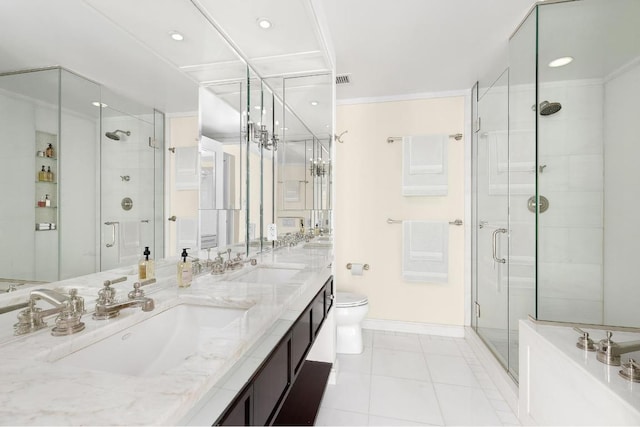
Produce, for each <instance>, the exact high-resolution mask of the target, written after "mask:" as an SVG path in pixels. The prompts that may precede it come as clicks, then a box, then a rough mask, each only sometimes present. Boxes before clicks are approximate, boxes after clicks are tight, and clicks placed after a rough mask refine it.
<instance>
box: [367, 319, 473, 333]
mask: <svg viewBox="0 0 640 427" xmlns="http://www.w3.org/2000/svg"><path fill="white" fill-rule="evenodd" d="M362 327H363V328H364V329H375V330H378V331H391V332H405V333H410V334H428V335H438V336H442V337H452V338H464V326H455V325H438V324H431V323H418V322H401V321H398V320H383V319H365V320H364V321H363V322H362Z"/></svg>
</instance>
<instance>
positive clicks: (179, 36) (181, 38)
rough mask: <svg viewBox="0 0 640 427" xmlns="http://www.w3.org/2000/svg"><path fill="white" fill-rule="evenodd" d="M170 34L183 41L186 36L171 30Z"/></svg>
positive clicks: (178, 40)
mask: <svg viewBox="0 0 640 427" xmlns="http://www.w3.org/2000/svg"><path fill="white" fill-rule="evenodd" d="M169 35H170V36H171V38H172V39H174V40H175V41H177V42H181V41H182V40H184V36H183V35H182V34H180V33H179V32H177V31H171V32H170V33H169Z"/></svg>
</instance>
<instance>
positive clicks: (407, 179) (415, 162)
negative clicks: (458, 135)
mask: <svg viewBox="0 0 640 427" xmlns="http://www.w3.org/2000/svg"><path fill="white" fill-rule="evenodd" d="M448 141H449V136H448V135H414V136H405V137H403V138H402V195H403V196H445V195H447V192H448V168H447V163H448Z"/></svg>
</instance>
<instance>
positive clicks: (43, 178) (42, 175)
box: [38, 165, 47, 181]
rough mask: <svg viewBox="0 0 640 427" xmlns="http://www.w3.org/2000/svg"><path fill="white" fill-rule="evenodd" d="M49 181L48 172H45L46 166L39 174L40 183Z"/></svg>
mask: <svg viewBox="0 0 640 427" xmlns="http://www.w3.org/2000/svg"><path fill="white" fill-rule="evenodd" d="M46 180H47V171H46V170H44V165H42V169H40V171H39V172H38V181H46Z"/></svg>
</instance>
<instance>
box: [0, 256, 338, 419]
mask: <svg viewBox="0 0 640 427" xmlns="http://www.w3.org/2000/svg"><path fill="white" fill-rule="evenodd" d="M331 260H332V254H331V250H330V249H322V248H303V247H300V246H298V247H293V248H282V249H279V250H277V251H275V252H273V253H272V252H269V253H265V254H262V255H261V256H259V257H258V264H257V265H256V266H248V265H247V266H245V267H243V268H242V269H239V270H236V271H232V272H229V273H225V274H223V275H220V276H213V275H211V274H203V275H200V276H198V277H196V278H195V279H194V281H193V284H192V286H191V287H190V288H186V289H178V288H177V286H176V278H175V270H176V266H175V263H168V264H167V265H166V267H165V268H164V269H163V268H162V266H160V265H159V266H157V268H156V269H157V283H155V284H152V285H148V286H144V287H143V288H144V291H145V295H146V297H148V298H152V299H153V300H154V303H155V308H154V310H153V311H149V312H144V311H142V310H141V309H140V308H136V307H133V308H127V309H124V310H122V311H121V312H120V315H119V316H118V317H116V318H113V319H109V320H95V319H93V318H92V316H91V312H92V311H93V309H94V306H95V298H96V296H97V292H98V290H99V289H100V288H101V287H102V286H103V282H104V281H105V280H113V279H116V278H117V277H119V276H122V275H126V277H127V280H126V281H124V282H121V283H118V284H114V285H113V286H112V287H113V288H116V290H117V295H118V296H119V298H121V299H122V298H124V299H126V295H127V293H128V292H129V291H131V289H133V283H134V282H136V281H137V276H136V270H135V269H134V268H131V269H124V270H123V269H119V270H112V271H108V272H102V273H97V274H92V275H89V276H84V277H80V278H75V279H69V280H66V281H61V282H56V283H50V284H47V285H44V286H41V288H46V289H51V290H54V291H56V292H68V291H69V290H70V289H72V288H75V289H78V294H79V295H80V296H82V297H84V299H85V306H86V309H87V311H88V312H87V313H86V314H85V315H84V316H83V317H82V322H83V323H84V324H85V328H84V330H83V331H81V332H79V333H77V334H74V335H70V336H63V337H54V336H52V335H51V326H53V324H54V322H53V319H54V318H49V319H48V324H49V327H47V328H45V329H41V330H39V331H36V332H32V333H29V334H26V335H22V336H12V333H13V329H12V328H11V325H12V323H15V319H16V317H15V316H16V314H17V311H14V312H10V313H5V314H2V315H0V327H1V328H2V331H0V339H1V340H2V341H1V342H0V347H1V348H2V355H3V363H2V365H1V366H0V375H1V376H2V378H3V385H2V389H3V393H1V394H0V396H2V397H0V401H1V402H2V405H1V408H0V423H2V424H20V425H33V424H39V425H42V424H50V425H54V424H65V425H85V424H93V425H97V424H103V425H123V424H126V425H152V424H155V425H159V424H172V425H175V424H182V425H184V424H187V425H188V424H193V425H196V424H197V425H202V424H207V425H211V424H214V423H215V424H222V425H225V424H244V423H245V422H247V423H250V424H254V425H257V424H271V423H274V422H275V421H276V417H277V416H278V414H279V413H280V414H286V413H287V411H286V409H287V401H289V400H292V401H295V398H296V393H300V391H296V390H301V389H302V390H304V391H302V392H303V393H311V394H308V395H307V396H311V395H312V394H313V393H315V394H313V395H314V396H316V398H317V400H318V402H319V399H320V398H321V396H322V391H323V390H324V384H326V379H327V376H328V373H329V369H330V366H331V365H330V364H331V363H332V362H333V360H332V359H333V357H332V356H331V355H332V354H333V347H332V346H333V345H334V337H333V333H334V332H333V329H334V328H333V320H332V316H333V310H332V304H333V297H332V295H333V281H332V276H331V268H330V265H331ZM176 261H177V260H176ZM29 292H30V289H22V290H20V291H17V292H13V293H10V294H6V295H5V296H3V300H2V302H1V303H0V305H1V306H3V307H4V306H8V305H12V304H16V303H20V302H24V301H26V300H27V299H28V297H29ZM38 305H42V308H43V309H46V308H48V307H46V304H45V303H43V302H38ZM314 343H315V344H314ZM312 346H313V347H314V348H313V352H314V354H323V353H324V354H328V355H329V356H328V357H324V359H323V358H319V359H320V360H319V361H318V362H312V361H305V359H306V358H307V357H308V354H309V352H310V351H311V349H312ZM317 347H325V348H324V351H320V352H318V351H316V348H317ZM305 378H307V379H309V378H312V380H311V382H312V383H318V381H317V378H324V379H323V380H320V384H321V389H320V390H319V391H318V390H316V391H315V392H309V391H308V390H307V389H305V388H304V384H303V383H304V381H305ZM301 384H302V385H303V386H302V388H301ZM316 388H317V387H316ZM310 406H313V404H311V405H310Z"/></svg>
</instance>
